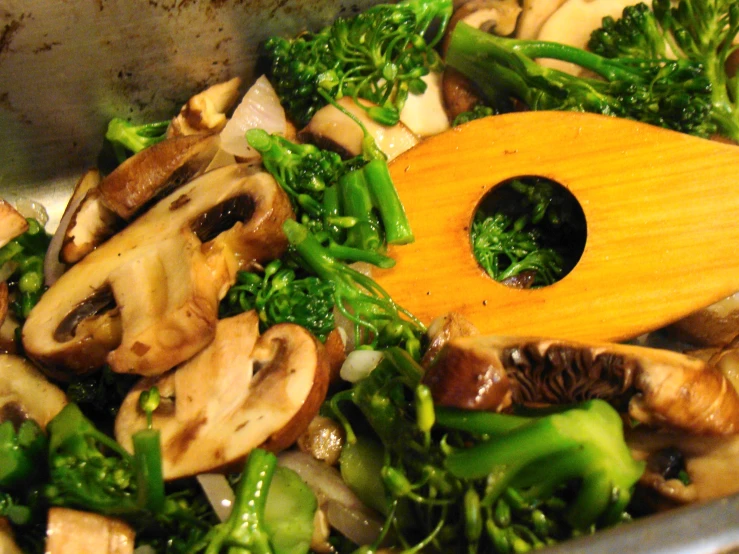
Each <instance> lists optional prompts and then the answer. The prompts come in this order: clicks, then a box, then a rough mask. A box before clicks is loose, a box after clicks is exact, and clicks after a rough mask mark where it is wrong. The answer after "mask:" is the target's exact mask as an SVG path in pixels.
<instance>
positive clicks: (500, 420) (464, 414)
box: [434, 406, 534, 435]
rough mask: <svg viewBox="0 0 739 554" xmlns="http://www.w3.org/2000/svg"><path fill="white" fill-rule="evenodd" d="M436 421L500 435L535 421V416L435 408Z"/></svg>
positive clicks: (480, 433)
mask: <svg viewBox="0 0 739 554" xmlns="http://www.w3.org/2000/svg"><path fill="white" fill-rule="evenodd" d="M434 411H435V414H436V422H437V423H438V424H439V425H442V426H443V427H449V428H451V429H457V430H458V431H467V432H468V433H475V434H479V435H499V434H502V433H507V432H508V431H512V430H513V429H517V428H518V427H521V426H522V425H526V424H528V423H531V422H532V421H534V418H530V417H523V416H515V415H510V414H506V415H502V414H493V413H490V412H479V411H473V410H459V409H456V408H443V407H440V406H437V407H436V408H435V410H434Z"/></svg>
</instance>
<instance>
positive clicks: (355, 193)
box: [338, 169, 382, 251]
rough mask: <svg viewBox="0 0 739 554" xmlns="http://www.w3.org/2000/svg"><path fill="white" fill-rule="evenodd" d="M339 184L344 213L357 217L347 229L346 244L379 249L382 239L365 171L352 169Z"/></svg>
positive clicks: (363, 248) (371, 249)
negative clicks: (373, 210) (373, 211)
mask: <svg viewBox="0 0 739 554" xmlns="http://www.w3.org/2000/svg"><path fill="white" fill-rule="evenodd" d="M338 186H339V191H340V193H341V200H342V205H343V207H344V213H345V214H346V215H347V216H349V217H352V218H354V219H355V223H354V225H352V226H351V227H349V229H348V231H347V240H346V245H347V246H350V247H354V248H359V249H360V250H370V251H374V250H377V249H378V248H379V247H380V245H381V244H382V241H381V239H380V233H379V232H378V229H377V221H376V218H375V217H374V214H373V213H372V207H373V206H372V198H371V197H370V193H369V189H368V188H367V181H366V180H365V173H364V171H363V170H361V169H358V170H354V171H350V172H349V173H347V174H346V175H344V176H343V177H342V178H341V179H339V185H338Z"/></svg>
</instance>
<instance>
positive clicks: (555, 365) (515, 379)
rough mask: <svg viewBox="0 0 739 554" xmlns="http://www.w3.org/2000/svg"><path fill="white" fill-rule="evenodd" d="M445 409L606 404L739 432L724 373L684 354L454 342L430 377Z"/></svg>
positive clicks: (738, 407)
mask: <svg viewBox="0 0 739 554" xmlns="http://www.w3.org/2000/svg"><path fill="white" fill-rule="evenodd" d="M423 380H424V382H425V383H426V384H428V385H429V387H430V388H431V391H432V394H433V396H434V399H435V400H436V401H437V402H438V403H439V404H441V405H445V406H456V407H460V408H468V409H483V410H498V411H499V410H503V409H505V408H507V407H508V406H509V405H510V404H511V403H515V404H539V403H545V404H561V403H572V402H579V401H583V400H587V399H590V398H602V399H604V400H607V401H609V402H611V403H613V404H614V405H615V406H616V407H617V408H622V409H626V408H628V412H629V415H630V416H631V417H632V418H633V419H635V420H637V421H640V422H642V423H645V424H649V425H657V426H664V427H668V428H674V429H684V430H689V431H691V432H693V433H696V434H700V433H702V434H707V435H710V434H713V435H721V434H731V433H736V432H739V394H738V393H737V390H736V389H735V388H734V387H733V386H732V384H731V382H730V381H729V380H728V379H727V378H726V377H725V376H724V375H723V374H722V373H721V371H719V370H718V369H717V368H715V367H713V366H711V365H708V364H706V363H705V362H703V361H702V360H698V359H697V358H692V357H689V356H686V355H683V354H679V353H677V352H668V351H666V350H657V349H652V348H643V347H638V346H627V345H618V344H584V343H577V342H571V341H561V340H553V339H537V338H525V337H466V338H461V339H455V340H452V341H451V342H450V343H449V344H448V345H447V346H446V348H445V349H444V350H443V351H442V353H441V354H440V355H439V357H438V358H437V361H436V362H435V363H434V364H433V365H432V366H431V367H430V368H429V369H428V370H427V372H426V374H425V375H424V378H423Z"/></svg>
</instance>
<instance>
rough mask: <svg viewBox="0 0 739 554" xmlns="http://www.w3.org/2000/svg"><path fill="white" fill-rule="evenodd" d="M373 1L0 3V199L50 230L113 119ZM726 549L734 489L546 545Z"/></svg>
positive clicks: (737, 545) (154, 115) (174, 103)
mask: <svg viewBox="0 0 739 554" xmlns="http://www.w3.org/2000/svg"><path fill="white" fill-rule="evenodd" d="M373 3H376V1H372V0H356V1H347V0H344V1H342V2H337V1H333V0H315V1H311V2H307V1H300V0H253V1H250V0H201V1H198V0H0V196H7V195H10V194H16V195H18V194H20V195H23V196H27V197H29V198H32V199H34V200H37V201H40V202H42V203H43V204H45V205H46V207H47V209H48V210H49V212H50V215H51V222H50V228H52V229H53V227H54V226H55V223H56V222H57V221H58V219H59V217H60V214H61V211H62V210H63V208H64V205H65V204H66V200H67V197H68V195H69V192H70V190H71V187H72V186H73V185H74V183H75V181H76V180H77V178H78V176H79V175H80V174H81V172H82V171H83V170H84V169H85V168H86V167H88V166H92V165H95V163H96V158H97V156H98V153H99V151H100V148H101V145H102V136H103V134H104V131H105V126H106V124H107V122H108V120H109V119H110V118H111V117H114V116H120V117H127V118H131V119H132V120H134V121H142V122H143V121H152V120H157V119H161V118H165V117H169V116H170V115H171V114H172V113H173V112H174V111H175V110H176V109H177V108H178V107H179V106H180V105H181V104H182V103H183V102H184V101H185V100H187V98H188V97H189V96H190V95H192V94H193V93H195V92H197V91H199V90H201V89H203V88H204V87H205V86H207V85H209V84H212V83H215V82H218V81H220V80H224V79H226V78H229V77H233V76H241V77H243V78H244V79H245V80H246V81H247V82H248V80H249V79H250V78H251V77H252V75H253V73H254V63H255V60H256V55H257V50H258V45H259V43H260V42H261V41H262V40H263V39H264V38H265V37H267V36H269V35H271V34H275V33H278V32H280V33H288V34H294V33H296V32H298V31H299V30H302V29H306V28H317V27H318V26H319V25H320V24H322V23H324V22H326V21H329V20H331V19H333V18H334V17H336V16H337V15H339V14H348V13H352V12H353V11H355V10H357V9H360V8H362V7H364V6H367V5H370V4H373ZM716 478H717V479H721V478H722V477H721V476H720V475H717V476H716ZM732 549H734V550H732ZM730 551H739V496H737V497H733V498H730V499H727V500H721V501H717V502H713V503H710V504H706V505H703V506H695V507H691V508H687V509H680V510H675V511H672V512H669V513H666V514H662V515H660V516H655V517H651V518H647V519H645V520H641V521H638V522H635V523H632V524H629V525H624V526H621V527H619V528H617V529H614V530H612V531H608V532H604V533H599V534H597V535H595V536H593V537H587V538H585V539H581V540H578V541H573V542H570V543H566V544H564V545H562V546H560V547H556V548H553V549H551V550H548V552H551V554H559V553H564V552H578V553H580V552H582V553H594V552H624V553H626V552H628V553H630V554H640V553H644V554H646V553H668V552H669V553H677V554H708V553H718V552H722V553H723V552H730Z"/></svg>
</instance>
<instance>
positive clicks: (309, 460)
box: [277, 451, 383, 545]
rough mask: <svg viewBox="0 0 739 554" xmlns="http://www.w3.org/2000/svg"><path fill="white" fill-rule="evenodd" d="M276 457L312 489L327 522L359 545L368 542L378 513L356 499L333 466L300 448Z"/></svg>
mask: <svg viewBox="0 0 739 554" xmlns="http://www.w3.org/2000/svg"><path fill="white" fill-rule="evenodd" d="M277 459H278V464H279V465H281V466H283V467H286V468H288V469H292V470H293V471H294V472H295V473H297V474H298V475H300V478H301V479H302V480H303V481H304V482H305V484H306V485H308V486H309V487H310V488H311V489H312V490H313V492H314V493H315V494H316V497H317V498H318V503H319V505H320V506H321V507H324V508H325V511H326V517H327V518H328V522H329V523H330V524H331V526H332V527H333V528H334V529H336V530H337V531H338V532H339V533H341V534H342V535H344V536H345V537H346V538H348V539H349V540H351V541H352V542H354V543H355V544H359V545H364V544H371V543H373V542H374V541H375V539H376V538H377V537H378V536H379V535H380V530H381V528H382V525H383V520H382V518H381V516H379V515H378V514H377V512H375V511H374V510H372V509H371V508H369V507H368V506H367V505H365V504H364V503H363V502H362V501H361V500H359V498H358V497H357V495H356V494H354V492H353V491H352V490H351V489H350V488H349V487H348V486H347V484H346V483H344V480H343V479H342V478H341V475H340V474H339V471H338V470H337V469H336V468H334V467H332V466H330V465H328V464H326V463H324V462H321V461H318V460H316V459H315V458H313V457H312V456H311V455H310V454H306V453H305V452H300V451H289V452H282V453H281V454H280V455H279V456H278V458H277Z"/></svg>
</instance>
